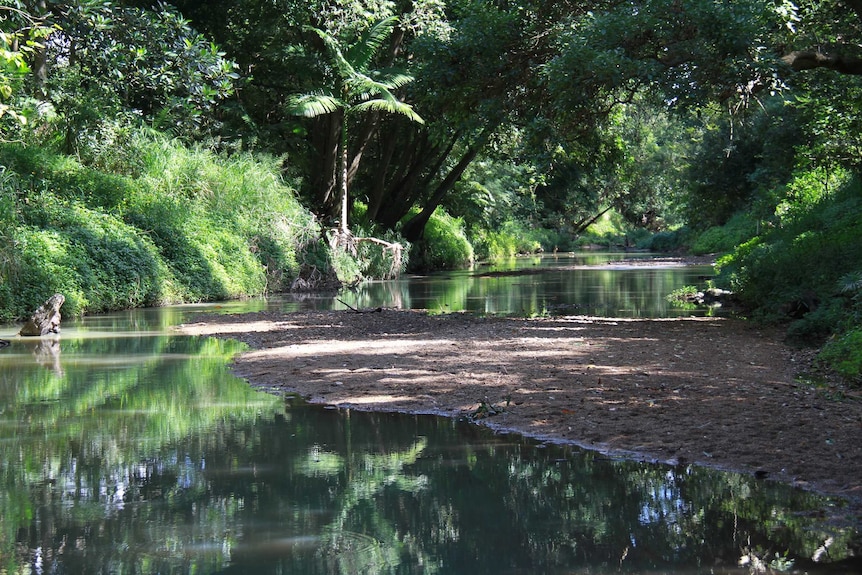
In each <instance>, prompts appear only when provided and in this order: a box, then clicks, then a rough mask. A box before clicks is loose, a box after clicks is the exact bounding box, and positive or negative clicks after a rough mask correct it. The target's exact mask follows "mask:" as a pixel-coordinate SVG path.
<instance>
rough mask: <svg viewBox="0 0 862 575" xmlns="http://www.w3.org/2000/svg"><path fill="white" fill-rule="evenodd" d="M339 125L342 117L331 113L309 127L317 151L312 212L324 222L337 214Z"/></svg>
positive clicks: (338, 196) (313, 171)
mask: <svg viewBox="0 0 862 575" xmlns="http://www.w3.org/2000/svg"><path fill="white" fill-rule="evenodd" d="M341 124H342V116H341V114H340V113H334V114H327V115H326V116H322V117H321V118H320V119H319V120H318V121H315V122H314V124H313V126H312V130H313V133H312V138H311V139H312V145H313V146H314V149H315V151H316V158H315V162H314V166H313V168H312V181H311V186H312V190H313V194H314V196H313V197H314V204H315V205H314V206H313V208H312V210H313V211H314V213H315V214H316V215H317V216H319V217H320V218H322V219H325V220H334V219H335V218H337V217H338V215H339V209H338V208H339V206H340V201H339V200H340V199H341V197H340V195H339V191H340V188H339V185H338V169H339V165H340V154H339V150H340V145H341Z"/></svg>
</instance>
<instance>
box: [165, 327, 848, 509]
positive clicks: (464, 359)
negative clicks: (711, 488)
mask: <svg viewBox="0 0 862 575" xmlns="http://www.w3.org/2000/svg"><path fill="white" fill-rule="evenodd" d="M178 329H180V330H181V331H182V332H183V333H187V334H201V335H202V334H205V335H216V336H220V337H230V338H234V339H238V340H241V341H244V342H246V343H248V344H249V345H250V346H251V347H252V350H251V351H249V352H247V353H244V354H242V355H241V356H239V357H237V358H236V361H235V365H234V371H235V373H236V374H237V375H239V376H240V377H243V378H245V379H247V380H248V381H249V382H250V383H251V384H252V385H254V386H256V387H259V388H261V389H265V390H268V391H279V392H295V393H298V394H300V395H302V396H304V397H306V398H308V399H309V400H310V401H312V402H315V403H323V404H329V405H336V406H342V407H353V408H359V409H366V410H385V411H404V412H417V413H434V414H441V415H447V416H471V417H474V418H476V420H477V422H478V423H480V424H485V425H489V426H491V427H494V428H498V429H506V430H513V431H518V432H520V433H523V434H525V435H528V436H533V437H538V438H544V439H549V440H552V441H561V442H571V443H576V444H579V445H583V446H587V447H591V448H596V449H601V450H604V451H608V452H617V453H625V454H627V455H629V456H633V457H638V458H645V459H654V460H659V461H673V462H679V463H692V464H702V465H708V466H712V467H717V468H722V469H728V470H736V471H742V472H746V473H754V474H756V475H757V476H758V477H764V478H766V479H774V480H779V481H783V482H788V483H792V484H794V485H797V486H800V487H804V488H807V489H813V490H815V491H818V492H822V493H827V494H833V495H840V496H843V497H846V498H848V500H850V501H851V502H852V503H853V509H852V512H853V513H854V514H855V515H856V516H857V517H858V516H859V509H860V508H862V507H860V500H862V401H859V400H858V399H856V398H855V397H850V398H848V397H846V396H842V393H844V391H845V390H841V389H838V388H835V387H826V388H815V387H813V386H810V385H808V384H806V383H803V382H801V381H800V380H798V379H797V375H798V373H799V372H800V371H801V369H802V368H803V367H804V366H801V365H798V362H797V361H795V360H794V358H795V356H794V354H793V353H792V350H790V349H788V348H787V347H785V346H784V345H783V344H782V343H781V334H780V333H777V332H773V331H768V330H761V329H757V328H755V327H752V326H751V325H749V324H746V323H744V322H742V321H739V320H732V319H710V318H685V319H663V320H630V319H600V318H588V317H556V318H539V319H516V318H477V317H474V316H471V315H467V314H447V315H437V316H429V315H426V314H425V313H422V312H417V311H401V310H381V311H379V312H376V313H354V312H351V311H335V312H303V313H287V314H283V313H272V312H261V313H251V314H241V315H217V316H206V317H204V318H201V322H200V323H195V324H186V325H183V326H180V327H179V328H178Z"/></svg>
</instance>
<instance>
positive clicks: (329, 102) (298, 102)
mask: <svg viewBox="0 0 862 575" xmlns="http://www.w3.org/2000/svg"><path fill="white" fill-rule="evenodd" d="M344 107H345V106H344V102H342V101H341V100H339V99H338V98H336V97H334V96H331V95H329V94H300V95H297V96H293V97H291V98H290V100H288V104H287V109H288V111H289V112H290V113H291V114H293V115H295V116H305V117H306V118H316V117H317V116H325V115H326V114H332V113H334V112H337V111H338V110H341V109H343V108H344Z"/></svg>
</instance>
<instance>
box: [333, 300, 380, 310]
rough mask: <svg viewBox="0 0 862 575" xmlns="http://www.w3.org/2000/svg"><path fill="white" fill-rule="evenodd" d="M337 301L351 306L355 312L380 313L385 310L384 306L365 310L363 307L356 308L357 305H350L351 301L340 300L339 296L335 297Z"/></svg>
mask: <svg viewBox="0 0 862 575" xmlns="http://www.w3.org/2000/svg"><path fill="white" fill-rule="evenodd" d="M335 301H337V302H338V303H340V304H342V305H345V306H347V307H349V308H350V309H351V310H352V311H353V313H380V312H382V311H383V308H382V307H378V308H375V309H365V310H362V309H356V308H355V307H353V306H352V305H350V304H349V303H347V302H344V301H342V300H340V299H339V298H335Z"/></svg>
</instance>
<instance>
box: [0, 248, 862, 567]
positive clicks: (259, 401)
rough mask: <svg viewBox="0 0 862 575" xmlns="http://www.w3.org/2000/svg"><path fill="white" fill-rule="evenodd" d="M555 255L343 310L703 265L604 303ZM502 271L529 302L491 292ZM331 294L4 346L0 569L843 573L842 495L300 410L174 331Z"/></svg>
mask: <svg viewBox="0 0 862 575" xmlns="http://www.w3.org/2000/svg"><path fill="white" fill-rule="evenodd" d="M525 263H526V265H528V266H531V267H535V266H541V265H545V264H546V263H547V262H545V261H544V260H543V261H541V262H538V263H535V264H534V263H531V262H529V261H527V262H525ZM564 265H569V266H571V268H572V270H571V271H572V272H573V273H574V274H575V275H578V273H581V275H580V276H579V279H577V280H571V279H569V278H566V277H564V276H565V272H564V271H562V270H560V269H557V268H559V267H560V263H559V262H557V263H555V264H552V265H548V268H549V269H550V270H551V271H549V272H548V274H545V273H539V274H532V275H529V276H521V277H517V276H509V275H505V274H500V275H490V276H488V275H487V272H494V271H510V270H481V271H479V272H473V274H472V275H471V274H467V275H468V279H469V281H472V282H473V287H472V288H469V289H468V288H466V287H464V286H460V287H459V286H449V287H446V280H445V279H443V278H441V277H440V276H434V277H428V278H419V279H418V280H417V282H416V283H418V284H419V286H421V287H417V286H415V285H413V284H412V283H411V282H406V281H405V282H399V283H398V285H397V286H396V285H389V284H374V285H373V286H371V288H370V289H367V290H366V291H359V292H355V293H348V294H342V295H341V296H339V299H342V300H343V301H345V302H348V303H350V304H351V305H354V306H356V307H363V306H369V307H373V306H377V305H387V306H392V307H395V306H394V305H393V300H392V299H391V298H400V301H401V302H402V303H405V304H408V303H409V305H410V306H412V307H428V308H431V307H432V306H429V305H421V304H420V305H417V303H416V302H418V301H432V300H433V301H436V302H438V303H439V304H440V306H441V307H443V308H446V306H447V305H448V308H449V309H451V308H452V307H454V306H459V307H464V308H469V309H473V310H475V311H482V312H489V311H490V309H494V310H500V309H503V310H504V311H505V312H507V313H523V312H524V311H525V310H526V311H528V312H530V313H535V312H540V311H542V309H543V308H544V309H549V308H550V307H553V306H555V305H562V306H572V305H579V306H584V307H586V304H589V305H591V306H597V304H596V302H598V301H608V302H609V301H610V300H612V299H613V300H614V303H608V304H607V305H610V306H612V307H613V308H614V309H616V310H617V315H619V314H620V313H622V312H621V311H620V310H626V309H628V310H635V309H636V306H639V305H641V304H640V303H638V302H641V301H645V300H655V301H658V300H659V299H660V300H663V296H664V294H666V293H667V291H670V289H674V288H676V287H680V286H681V285H684V284H685V283H693V282H692V281H690V277H689V276H686V275H685V274H689V275H691V274H692V273H694V274H701V273H702V272H703V270H676V271H677V272H679V273H681V274H682V275H681V276H679V277H677V278H676V279H675V280H674V279H668V278H665V277H664V275H662V274H658V275H656V274H654V273H653V272H654V271H655V270H640V271H642V272H644V273H645V276H646V277H642V278H640V279H633V278H626V279H621V282H622V283H623V287H619V286H618V287H617V288H616V293H619V294H630V293H631V292H630V287H627V286H628V285H629V284H628V283H626V282H634V283H635V284H637V285H660V286H661V288H660V289H661V290H665V291H664V294H662V296H661V297H660V298H659V297H656V296H653V295H649V296H642V295H641V296H639V295H637V294H634V295H626V296H625V297H624V298H623V299H622V300H620V299H615V298H611V297H605V296H603V295H601V293H600V289H599V288H596V287H588V291H587V292H584V293H592V292H594V295H593V296H586V295H584V293H581V294H569V295H561V294H562V292H563V291H565V290H564V289H563V287H561V286H563V285H567V283H568V285H580V286H596V285H604V284H605V282H607V280H606V279H601V280H596V281H593V280H594V279H595V278H592V279H591V278H589V277H588V276H589V275H590V274H589V273H588V272H589V270H587V269H581V268H580V267H579V266H581V265H582V264H581V263H576V262H573V261H567V262H565V263H564ZM596 271H597V272H600V274H605V272H608V271H611V270H609V269H607V265H605V264H603V265H602V267H601V268H600V269H598V270H596ZM617 271H620V272H625V273H622V274H620V275H621V276H623V277H625V276H626V275H627V274H628V272H633V273H632V274H628V275H632V276H634V275H637V271H638V270H631V269H629V268H628V266H624V265H623V266H622V269H620V270H617ZM480 274H481V275H480ZM460 275H461V273H460V272H459V273H458V274H449V276H452V277H460ZM482 275H485V276H486V277H481V276H482ZM545 275H547V277H546V278H544V279H542V280H540V278H543V276H545ZM668 277H669V276H668ZM545 279H547V280H548V281H547V283H548V284H550V285H548V286H535V285H531V284H533V283H539V282H540V281H544V280H545ZM487 280H491V281H490V282H489V283H486V282H487ZM510 280H511V281H512V285H514V284H516V283H517V284H518V285H521V286H522V287H523V290H521V292H519V293H521V294H524V295H523V296H522V295H518V296H517V297H514V296H513V298H510V299H508V300H506V299H505V297H506V296H505V292H507V290H509V289H511V286H509V285H508V284H507V287H506V289H505V290H503V295H501V297H500V298H494V297H491V295H493V290H487V289H485V288H487V287H488V286H489V285H492V284H494V282H498V281H499V282H501V283H504V284H505V283H506V282H508V281H510ZM555 282H556V283H555ZM638 282H641V283H640V284H638ZM455 283H457V282H455ZM674 283H676V285H671V284H674ZM393 284H394V282H393ZM428 286H435V287H434V288H433V289H430V288H429V287H428ZM477 286H478V288H477ZM374 290H378V291H374ZM590 290H592V292H590ZM452 294H455V295H452ZM489 294H490V295H489ZM387 298H390V299H387ZM423 298H426V299H423ZM434 298H437V299H434ZM591 298H592V299H591ZM603 298H604V299H603ZM327 301H328V305H330V306H333V305H335V306H337V305H340V304H338V302H336V301H335V300H334V299H333V298H329V299H328V300H326V299H323V298H318V299H312V300H305V301H292V300H285V299H281V300H279V299H275V300H268V301H262V300H261V301H258V300H255V301H249V302H243V303H237V302H232V303H225V304H219V305H218V306H215V305H210V306H180V307H174V308H165V309H160V310H133V311H130V312H123V313H116V314H110V315H103V316H96V317H88V318H84V319H83V320H80V321H75V322H66V323H65V324H64V326H65V327H64V331H63V334H62V337H61V338H59V339H58V340H54V341H52V340H45V341H38V340H17V339H16V340H14V341H13V344H12V345H11V346H10V347H9V348H6V349H5V350H2V352H0V573H38V574H42V573H45V574H47V573H60V574H63V573H118V574H122V573H142V574H150V573H192V572H194V573H273V574H274V573H302V574H305V573H309V574H317V573H320V574H324V573H326V574H330V573H332V574H336V573H337V574H360V573H368V574H377V573H380V574H389V573H399V574H400V573H405V574H413V573H416V574H418V573H443V574H448V573H452V574H461V573H464V574H467V573H470V574H483V573H488V574H492V573H493V574H497V573H560V574H562V573H590V574H594V573H596V574H598V573H617V572H624V573H748V572H749V571H750V566H751V565H753V564H756V563H757V562H758V561H764V562H766V563H771V564H772V566H773V567H781V566H784V567H786V566H787V565H789V564H790V562H792V564H793V567H792V569H794V570H797V571H799V572H802V570H804V571H806V572H809V573H827V572H828V573H858V572H859V569H860V565H859V563H858V562H857V563H853V562H852V560H851V559H849V556H850V553H851V552H850V551H849V550H848V549H849V547H850V546H851V544H852V543H851V542H852V541H853V540H854V538H855V539H857V540H858V534H856V533H854V532H853V531H851V530H848V529H839V528H830V527H828V526H826V525H825V524H824V523H823V522H822V520H821V518H822V510H823V509H826V510H828V511H829V512H830V513H831V512H832V511H834V510H835V509H836V505H837V504H836V503H834V502H830V501H828V500H826V499H823V498H820V497H817V496H814V495H812V494H809V493H804V492H801V491H798V490H793V489H790V488H788V487H786V486H781V485H775V484H772V483H769V482H759V481H755V480H754V479H752V478H749V477H747V476H740V475H737V474H730V473H719V472H714V471H708V470H704V469H701V468H695V467H668V466H663V465H647V464H640V463H635V462H628V461H620V460H612V459H608V458H606V457H604V456H602V455H601V454H598V453H594V452H585V451H582V450H579V449H575V448H572V447H566V446H554V445H543V444H540V443H537V442H535V441H528V440H524V439H522V438H520V437H517V436H514V435H494V434H492V433H490V432H488V431H487V430H484V429H482V428H477V427H476V426H473V425H469V424H467V423H464V422H457V421H453V420H449V419H443V418H435V417H428V416H406V415H385V414H370V413H361V412H356V411H349V410H329V409H322V408H319V407H311V406H307V405H304V404H303V403H302V402H301V401H297V400H294V399H287V400H285V399H283V398H279V397H275V396H271V395H268V394H264V393H259V392H255V391H253V390H252V389H251V388H250V387H249V386H248V385H247V384H245V383H244V382H243V381H241V380H239V379H237V378H235V377H233V376H232V375H231V374H230V373H229V371H228V368H227V361H228V359H229V358H230V357H231V356H232V355H233V354H235V353H236V352H237V351H239V350H240V349H241V347H240V345H239V344H236V343H233V342H225V341H218V340H214V339H210V338H195V337H178V336H174V335H171V334H170V333H169V327H170V326H171V325H176V324H177V323H181V322H183V321H189V319H190V318H193V315H194V313H196V312H197V311H200V310H204V311H207V310H212V309H221V310H228V311H241V310H242V309H262V308H265V307H278V308H281V309H293V308H303V307H318V308H319V307H324V306H325V305H327ZM470 302H472V303H470ZM467 304H469V305H467ZM470 305H474V307H472V308H471V307H470ZM603 305H604V304H603ZM529 306H543V308H540V307H529ZM405 307H406V305H405ZM603 309H609V308H603ZM650 313H655V314H663V313H666V312H661V311H659V310H654V311H653V312H650ZM671 313H676V312H671ZM12 330H13V328H9V329H6V330H2V332H0V333H2V334H5V335H8V334H9V333H12ZM839 512H840V511H839ZM815 558H816V559H817V561H816V562H815V561H814V559H815ZM740 559H743V560H744V561H745V560H747V561H748V563H747V564H746V565H742V566H740Z"/></svg>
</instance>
